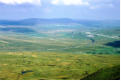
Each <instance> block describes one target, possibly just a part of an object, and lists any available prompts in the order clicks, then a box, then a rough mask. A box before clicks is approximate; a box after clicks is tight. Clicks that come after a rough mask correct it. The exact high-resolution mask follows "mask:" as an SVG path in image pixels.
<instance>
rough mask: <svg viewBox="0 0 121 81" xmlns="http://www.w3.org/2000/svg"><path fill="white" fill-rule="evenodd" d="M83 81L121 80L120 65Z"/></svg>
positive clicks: (97, 72) (99, 71) (94, 74)
mask: <svg viewBox="0 0 121 81" xmlns="http://www.w3.org/2000/svg"><path fill="white" fill-rule="evenodd" d="M81 80H120V65H118V66H114V67H111V68H106V69H103V68H102V69H100V70H98V71H96V72H95V73H92V74H90V75H88V76H86V77H85V78H83V79H81Z"/></svg>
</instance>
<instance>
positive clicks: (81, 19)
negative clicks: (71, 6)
mask: <svg viewBox="0 0 121 81" xmlns="http://www.w3.org/2000/svg"><path fill="white" fill-rule="evenodd" d="M28 19H47V20H51V19H70V20H79V21H120V19H74V18H22V19H0V20H3V21H20V20H28Z"/></svg>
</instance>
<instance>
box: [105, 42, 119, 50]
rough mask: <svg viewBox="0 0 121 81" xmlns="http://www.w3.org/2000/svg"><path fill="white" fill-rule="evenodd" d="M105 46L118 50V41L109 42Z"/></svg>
mask: <svg viewBox="0 0 121 81" xmlns="http://www.w3.org/2000/svg"><path fill="white" fill-rule="evenodd" d="M105 45H107V46H112V47H115V48H120V41H114V42H109V43H107V44H105Z"/></svg>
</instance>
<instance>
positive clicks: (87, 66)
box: [0, 52, 120, 80]
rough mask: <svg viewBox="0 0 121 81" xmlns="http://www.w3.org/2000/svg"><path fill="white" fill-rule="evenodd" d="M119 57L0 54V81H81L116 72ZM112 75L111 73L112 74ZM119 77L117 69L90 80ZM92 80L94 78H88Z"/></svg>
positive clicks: (21, 53)
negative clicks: (101, 70)
mask: <svg viewBox="0 0 121 81" xmlns="http://www.w3.org/2000/svg"><path fill="white" fill-rule="evenodd" d="M119 65H120V57H119V55H91V54H68V53H67V54H65V53H57V52H3V53H2V52H1V53H0V79H7V80H8V79H10V80H11V79H14V80H16V79H24V80H26V79H28V80H33V79H34V80H43V79H46V80H48V79H49V80H51V79H54V80H55V79H56V80H58V79H59V80H60V79H63V80H64V79H73V80H79V79H84V78H85V77H86V76H90V75H91V74H93V73H95V72H97V71H99V70H100V69H102V68H112V67H115V66H117V68H119ZM111 72H112V73H111ZM108 74H110V75H111V76H112V75H113V74H115V75H116V78H113V79H117V77H119V69H116V70H113V69H110V71H108V70H107V73H106V72H103V74H102V73H101V74H100V73H98V74H97V75H95V76H93V77H97V78H96V79H98V77H100V76H102V75H103V76H102V77H101V78H99V79H112V77H107V75H108ZM89 79H95V78H89Z"/></svg>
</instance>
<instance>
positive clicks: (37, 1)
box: [0, 0, 41, 5]
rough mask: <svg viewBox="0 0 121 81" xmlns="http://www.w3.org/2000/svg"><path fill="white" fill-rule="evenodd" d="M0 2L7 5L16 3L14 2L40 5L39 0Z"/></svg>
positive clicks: (3, 0)
mask: <svg viewBox="0 0 121 81" xmlns="http://www.w3.org/2000/svg"><path fill="white" fill-rule="evenodd" d="M0 3H3V4H8V5H16V4H24V3H29V4H34V5H40V4H41V0H0Z"/></svg>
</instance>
